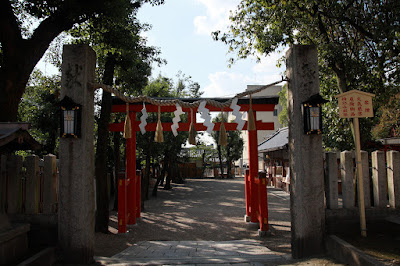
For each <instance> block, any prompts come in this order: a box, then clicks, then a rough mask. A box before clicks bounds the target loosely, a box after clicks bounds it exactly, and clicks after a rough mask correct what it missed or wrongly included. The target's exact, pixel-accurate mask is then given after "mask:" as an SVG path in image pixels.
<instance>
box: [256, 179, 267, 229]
mask: <svg viewBox="0 0 400 266" xmlns="http://www.w3.org/2000/svg"><path fill="white" fill-rule="evenodd" d="M258 203H259V204H258V213H259V216H258V221H259V223H260V231H268V230H269V225H268V200H267V176H266V173H259V174H258Z"/></svg>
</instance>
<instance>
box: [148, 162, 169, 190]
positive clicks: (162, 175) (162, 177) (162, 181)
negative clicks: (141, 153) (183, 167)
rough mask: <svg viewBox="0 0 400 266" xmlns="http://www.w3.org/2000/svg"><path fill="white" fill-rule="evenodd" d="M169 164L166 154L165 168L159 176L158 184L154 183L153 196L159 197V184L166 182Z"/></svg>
mask: <svg viewBox="0 0 400 266" xmlns="http://www.w3.org/2000/svg"><path fill="white" fill-rule="evenodd" d="M167 165H168V161H167V157H165V156H164V165H163V168H162V170H161V173H160V175H159V177H158V178H157V181H156V184H155V185H154V188H153V193H152V196H154V197H157V190H158V186H159V185H160V184H162V183H164V177H165V173H166V170H167V167H168V166H167Z"/></svg>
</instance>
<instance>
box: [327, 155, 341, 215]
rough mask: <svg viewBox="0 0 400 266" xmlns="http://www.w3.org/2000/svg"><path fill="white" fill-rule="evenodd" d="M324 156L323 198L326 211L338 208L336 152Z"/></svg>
mask: <svg viewBox="0 0 400 266" xmlns="http://www.w3.org/2000/svg"><path fill="white" fill-rule="evenodd" d="M325 156H326V160H325V161H326V178H325V196H326V207H327V208H328V209H337V208H338V207H339V206H338V197H339V191H338V164H337V154H336V152H327V153H325Z"/></svg>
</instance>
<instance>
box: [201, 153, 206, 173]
mask: <svg viewBox="0 0 400 266" xmlns="http://www.w3.org/2000/svg"><path fill="white" fill-rule="evenodd" d="M201 159H202V165H201V177H204V172H205V171H206V150H203V154H202V155H201Z"/></svg>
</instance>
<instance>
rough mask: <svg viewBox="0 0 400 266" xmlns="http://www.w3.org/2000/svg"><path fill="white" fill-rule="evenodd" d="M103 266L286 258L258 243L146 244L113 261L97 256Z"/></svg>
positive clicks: (265, 261)
mask: <svg viewBox="0 0 400 266" xmlns="http://www.w3.org/2000/svg"><path fill="white" fill-rule="evenodd" d="M96 261H97V262H100V263H101V264H102V265H181V264H189V265H198V264H200V265H201V264H225V265H226V264H227V265H230V264H241V265H265V264H271V265H272V264H276V262H278V261H286V259H285V258H284V257H282V256H280V255H278V254H277V253H275V252H273V251H271V250H270V249H268V248H266V247H264V246H263V245H262V244H261V242H259V241H256V240H234V241H145V242H138V243H136V244H134V245H133V246H131V247H129V248H127V249H126V250H124V251H122V252H121V253H119V254H117V255H115V256H113V257H112V258H104V257H96Z"/></svg>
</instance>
